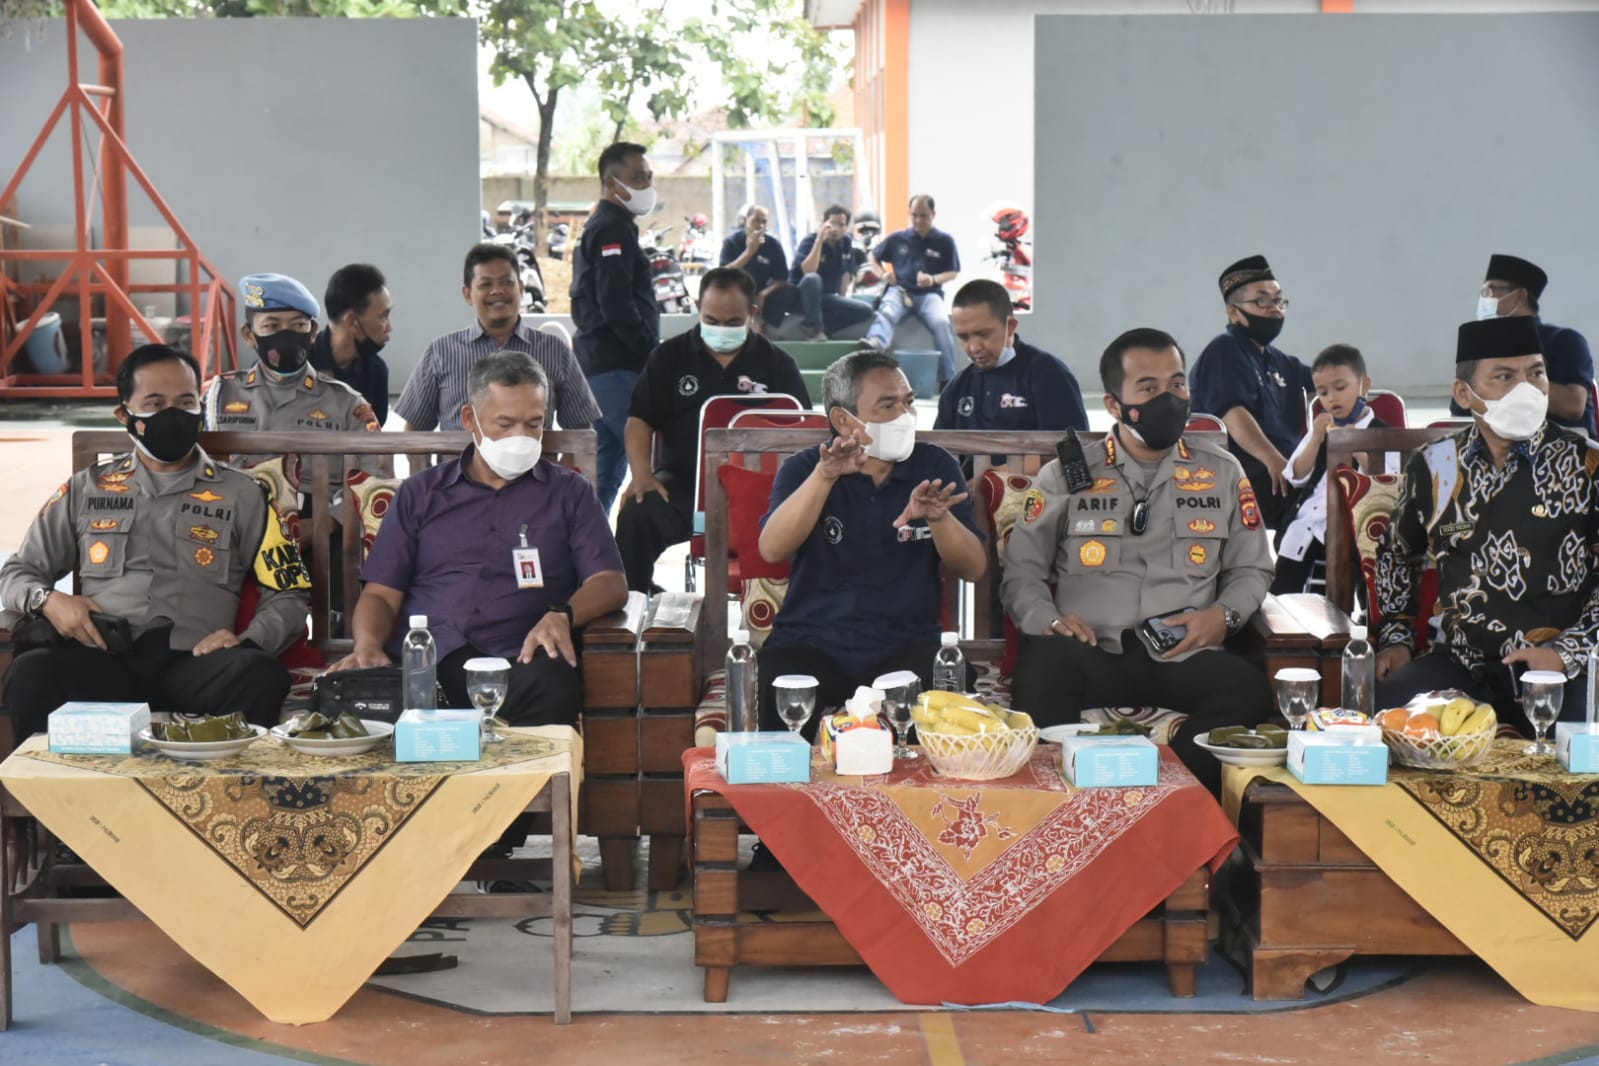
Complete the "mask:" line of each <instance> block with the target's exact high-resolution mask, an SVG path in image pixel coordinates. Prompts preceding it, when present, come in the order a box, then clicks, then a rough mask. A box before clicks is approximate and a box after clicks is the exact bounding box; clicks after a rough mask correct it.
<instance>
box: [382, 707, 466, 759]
mask: <svg viewBox="0 0 1599 1066" xmlns="http://www.w3.org/2000/svg"><path fill="white" fill-rule="evenodd" d="M482 728H483V716H482V715H481V714H479V713H478V712H476V711H474V710H470V709H467V710H442V709H441V710H437V711H415V710H412V711H406V712H405V713H403V714H401V715H400V720H399V721H397V722H395V723H394V757H395V759H396V761H398V762H473V761H475V760H477V759H478V758H479V757H480V756H481V755H482V749H481V747H480V746H479V740H480V738H481V735H482Z"/></svg>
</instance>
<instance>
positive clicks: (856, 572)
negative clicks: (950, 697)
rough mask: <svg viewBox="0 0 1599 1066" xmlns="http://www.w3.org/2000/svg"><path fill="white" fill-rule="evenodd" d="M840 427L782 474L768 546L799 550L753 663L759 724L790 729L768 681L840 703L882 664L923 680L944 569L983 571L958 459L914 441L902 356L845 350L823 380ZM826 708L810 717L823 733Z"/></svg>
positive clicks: (963, 576)
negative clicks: (820, 717)
mask: <svg viewBox="0 0 1599 1066" xmlns="http://www.w3.org/2000/svg"><path fill="white" fill-rule="evenodd" d="M822 402H823V405H824V406H825V407H826V408H827V417H828V421H829V423H830V425H831V428H832V431H833V437H832V439H831V440H829V441H828V442H827V443H825V444H821V445H818V446H817V447H815V448H807V449H805V450H804V451H802V452H799V453H798V454H796V455H792V456H790V457H789V458H788V460H787V461H785V462H784V463H783V466H782V468H781V469H779V470H778V472H777V480H776V482H775V483H774V484H773V486H772V501H771V509H770V510H769V511H768V512H767V514H766V516H765V518H763V519H762V528H761V539H760V552H761V557H762V558H764V559H766V560H767V561H768V562H773V563H775V562H780V561H782V560H785V559H789V558H792V559H793V568H792V570H791V571H790V576H789V584H788V594H787V596H786V597H785V598H784V600H783V606H782V608H781V609H780V610H779V611H778V613H777V618H776V620H775V621H774V623H773V626H772V633H771V635H770V636H769V637H767V638H766V643H765V644H764V645H762V647H761V650H760V656H759V659H758V662H757V674H758V676H759V677H760V679H761V691H760V716H761V728H763V729H780V728H782V726H781V723H780V721H779V719H778V716H777V710H776V707H775V705H774V702H773V698H772V679H773V678H774V677H778V676H779V675H782V674H810V675H812V676H814V677H815V678H816V679H817V681H818V682H819V685H818V690H817V696H816V705H817V706H818V707H834V706H838V705H840V704H842V703H843V702H844V700H846V699H847V698H849V697H850V696H852V695H854V693H855V688H856V686H857V685H865V684H870V683H871V681H872V680H873V678H875V677H877V676H878V675H879V674H883V673H888V672H890V671H894V670H913V671H915V672H916V673H917V674H918V675H920V676H921V678H922V679H923V683H924V684H925V683H926V682H927V679H928V677H929V676H930V674H931V673H932V667H933V656H934V655H935V654H936V653H937V651H938V640H939V631H940V629H941V628H942V626H941V623H940V614H939V608H940V590H941V588H942V582H941V581H940V580H939V569H940V566H941V565H942V567H943V568H944V569H945V570H947V571H948V572H949V574H950V576H952V577H954V578H958V579H960V580H963V581H976V580H978V579H979V578H981V577H982V576H983V573H984V571H985V570H986V569H987V566H988V559H987V556H986V554H985V553H984V550H983V541H982V538H981V536H980V535H979V533H978V532H977V524H976V521H975V520H974V519H973V516H972V504H971V501H970V499H969V494H968V493H967V491H966V479H965V478H963V477H962V476H961V472H960V466H959V464H957V463H956V461H955V457H954V456H952V455H950V454H949V453H948V452H946V451H944V450H943V449H942V448H939V447H937V446H935V445H931V444H918V443H916V415H915V412H914V411H913V410H912V406H913V404H914V402H915V394H914V393H913V392H912V391H911V387H910V382H909V381H907V380H906V379H905V374H904V373H903V372H902V371H901V370H900V368H899V363H898V361H897V360H895V359H894V358H893V356H890V355H887V354H885V353H882V352H878V351H874V350H871V349H864V350H862V351H858V352H854V353H852V354H850V355H846V356H844V357H843V358H842V359H840V360H838V361H837V362H835V363H834V364H833V365H832V366H830V367H828V368H827V373H826V374H825V375H824V376H823V378H822ZM816 721H817V720H816V719H814V718H813V719H812V720H811V722H810V723H809V724H808V725H807V727H806V730H805V735H806V736H807V738H809V737H812V736H814V735H815V730H816Z"/></svg>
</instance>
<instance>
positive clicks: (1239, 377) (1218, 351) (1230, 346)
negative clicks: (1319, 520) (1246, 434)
mask: <svg viewBox="0 0 1599 1066" xmlns="http://www.w3.org/2000/svg"><path fill="white" fill-rule="evenodd" d="M1188 376H1189V380H1190V382H1191V383H1192V387H1193V394H1194V410H1195V411H1202V412H1204V413H1205V414H1211V415H1215V416H1216V417H1217V418H1222V417H1224V416H1225V415H1226V414H1227V412H1228V411H1231V410H1232V409H1233V408H1234V407H1242V408H1243V409H1244V410H1246V411H1248V412H1249V413H1250V414H1251V415H1253V416H1254V417H1255V421H1256V422H1258V423H1260V430H1261V432H1262V433H1264V434H1266V439H1267V440H1269V441H1271V443H1272V444H1273V445H1274V446H1275V447H1276V449H1277V450H1278V451H1279V452H1281V453H1282V454H1283V455H1287V454H1288V453H1289V452H1291V451H1293V450H1294V445H1295V444H1297V443H1298V442H1299V438H1300V436H1301V435H1302V434H1303V433H1304V431H1305V396H1306V394H1307V393H1308V392H1313V391H1315V384H1314V383H1313V382H1312V381H1311V380H1310V369H1309V368H1308V367H1306V366H1305V364H1304V363H1301V362H1300V361H1299V360H1298V359H1295V358H1294V357H1293V356H1291V355H1288V354H1286V353H1284V352H1283V351H1282V350H1280V349H1278V348H1274V347H1272V346H1271V345H1269V344H1268V345H1267V346H1266V350H1265V351H1261V350H1260V349H1259V348H1258V347H1256V345H1255V342H1254V341H1252V340H1250V339H1249V334H1248V333H1246V332H1245V331H1244V328H1243V327H1242V326H1240V325H1238V324H1236V323H1232V324H1229V325H1228V327H1227V331H1226V332H1225V333H1222V334H1220V335H1218V336H1217V337H1216V339H1215V340H1212V341H1211V342H1210V343H1209V344H1207V345H1206V346H1205V350H1204V351H1203V352H1201V353H1200V355H1199V360H1198V361H1197V362H1196V363H1194V368H1193V370H1192V371H1191V372H1190V373H1189V375H1188ZM1232 451H1233V454H1234V455H1237V456H1239V457H1240V458H1242V457H1243V456H1244V455H1245V454H1246V453H1245V452H1244V450H1243V449H1242V448H1241V447H1239V446H1238V444H1237V443H1236V442H1235V443H1233V445H1232ZM1266 488H1267V491H1270V489H1271V486H1269V485H1268V486H1266Z"/></svg>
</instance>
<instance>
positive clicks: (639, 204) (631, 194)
mask: <svg viewBox="0 0 1599 1066" xmlns="http://www.w3.org/2000/svg"><path fill="white" fill-rule="evenodd" d="M611 180H612V181H614V182H616V183H617V184H618V185H620V186H621V187H622V188H623V189H624V190H625V191H626V192H627V195H628V199H626V200H623V201H622V206H623V207H625V208H627V209H628V210H629V211H631V212H633V213H634V214H635V215H647V214H649V213H650V212H651V211H654V210H655V186H653V185H650V186H647V187H646V188H643V189H635V188H633V186H631V185H629V184H627V182H625V181H623V180H622V179H620V178H612V179H611Z"/></svg>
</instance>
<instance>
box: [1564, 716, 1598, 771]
mask: <svg viewBox="0 0 1599 1066" xmlns="http://www.w3.org/2000/svg"><path fill="white" fill-rule="evenodd" d="M1555 758H1557V759H1559V760H1560V766H1561V768H1562V769H1564V770H1565V771H1566V772H1567V773H1573V774H1599V726H1595V727H1590V726H1589V725H1588V723H1587V722H1556V723H1555Z"/></svg>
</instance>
